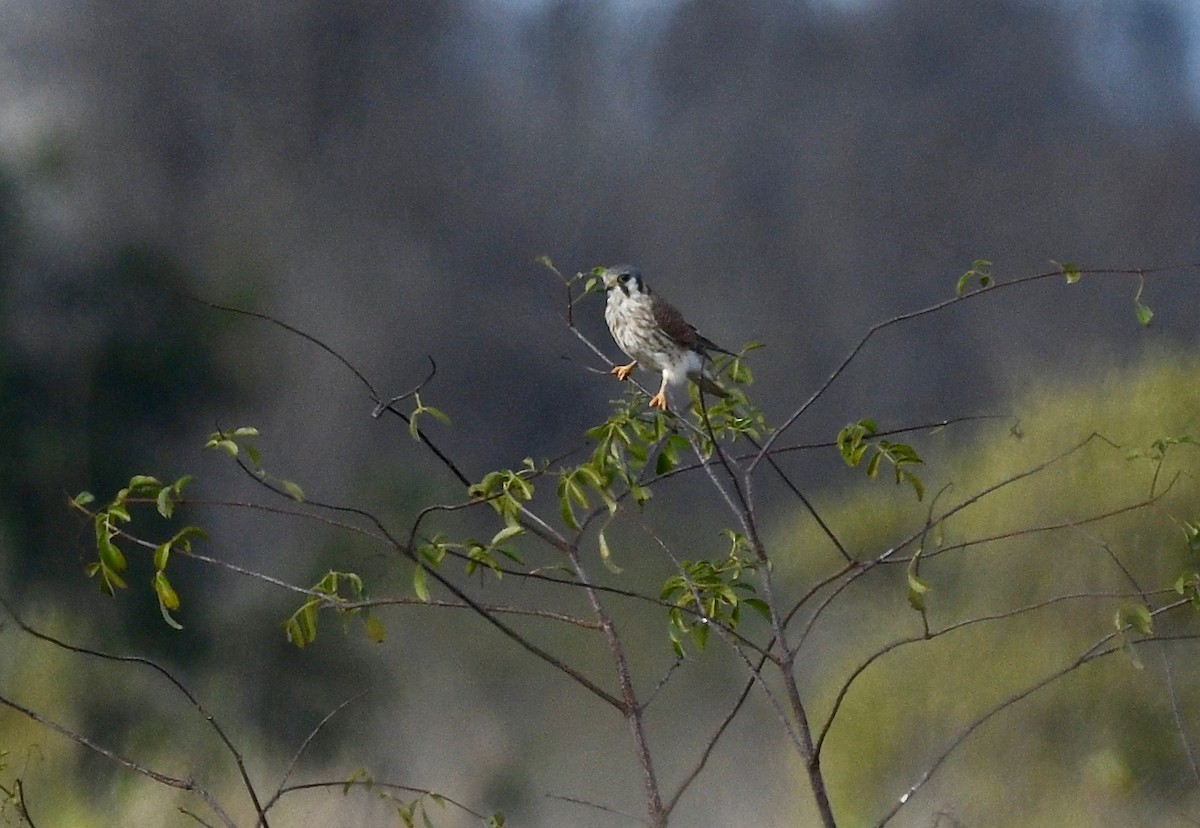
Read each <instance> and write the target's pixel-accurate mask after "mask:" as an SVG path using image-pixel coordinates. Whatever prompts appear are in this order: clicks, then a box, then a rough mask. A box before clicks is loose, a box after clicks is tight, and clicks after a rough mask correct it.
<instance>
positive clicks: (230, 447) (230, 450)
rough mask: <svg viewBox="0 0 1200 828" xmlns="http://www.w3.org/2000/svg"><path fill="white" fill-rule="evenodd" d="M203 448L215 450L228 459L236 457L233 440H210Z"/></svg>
mask: <svg viewBox="0 0 1200 828" xmlns="http://www.w3.org/2000/svg"><path fill="white" fill-rule="evenodd" d="M205 448H217V449H220V450H221V451H223V452H225V453H226V454H228V455H229V456H230V457H237V456H238V445H237V443H235V442H233V440H210V441H209V442H208V445H206V446H205Z"/></svg>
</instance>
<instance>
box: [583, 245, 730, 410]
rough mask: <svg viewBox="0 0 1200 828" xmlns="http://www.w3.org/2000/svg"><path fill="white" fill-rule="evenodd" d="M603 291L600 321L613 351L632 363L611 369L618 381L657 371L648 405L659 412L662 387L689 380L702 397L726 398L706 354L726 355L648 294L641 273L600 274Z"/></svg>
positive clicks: (663, 404)
mask: <svg viewBox="0 0 1200 828" xmlns="http://www.w3.org/2000/svg"><path fill="white" fill-rule="evenodd" d="M604 287H605V289H606V290H607V292H608V303H607V305H606V306H605V309H604V319H605V321H606V322H608V329H609V330H610V331H611V332H612V335H613V339H615V340H616V342H617V345H619V346H620V348H621V350H622V351H624V352H625V354H626V355H627V356H628V357H629V358H630V359H631V360H633V362H631V363H629V364H628V365H618V366H617V367H616V368H614V369H613V373H614V374H616V375H617V378H618V379H621V380H624V379H626V378H628V376H629V374H630V373H631V372H632V371H633V369H634V368H635V367H636V366H638V365H641V366H642V367H643V368H647V369H649V370H651V371H661V372H662V377H663V379H662V385H661V386H660V387H659V389H658V393H657V394H655V395H654V396H653V397H651V398H650V405H651V406H653V407H655V408H661V409H663V410H664V411H666V410H667V386H668V385H681V384H683V383H684V382H686V381H687V380H688V379H690V380H692V381H693V382H695V383H696V384H697V385H698V386H699V387H700V389H701V390H703V391H707V392H708V393H710V394H715V395H717V396H719V397H724V396H727V394H726V393H725V390H724V389H722V388H721V386H719V385H717V383H716V382H715V381H714V380H713V378H712V376H710V375H709V373H708V371H707V369H706V367H705V362H706V361H709V360H711V356H710V355H709V352H710V351H717V352H719V353H723V354H728V353H731V352H730V351H726V350H725V349H724V348H722V347H720V346H719V345H717V344H715V343H714V342H713V341H712V340H710V339H708V338H707V337H705V336H702V335H701V334H700V333H698V332H697V331H696V328H695V327H694V326H692V325H690V324H688V322H687V320H685V319H684V318H683V315H682V314H681V313H680V312H679V311H677V310H676V309H675V308H674V307H672V306H671V305H670V303H668V302H667V301H666V300H665V299H663V298H662V297H660V296H658V295H657V294H655V293H653V292H651V290H650V288H649V287H647V286H646V283H645V281H644V280H643V279H642V274H641V271H639V270H638V269H637V268H635V267H632V266H630V265H618V266H616V267H610V268H608V269H607V270H605V271H604Z"/></svg>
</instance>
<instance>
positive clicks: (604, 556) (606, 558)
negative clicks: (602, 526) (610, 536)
mask: <svg viewBox="0 0 1200 828" xmlns="http://www.w3.org/2000/svg"><path fill="white" fill-rule="evenodd" d="M597 538H598V539H599V541H600V561H601V562H602V563H603V564H604V565H605V567H607V568H608V571H609V572H611V573H613V574H614V575H620V574H621V571H622V570H621V567H619V566H617V565H616V564H615V563H613V560H612V550H611V549H609V547H608V541H607V540H605V538H604V532H600V534H599V535H598V536H597Z"/></svg>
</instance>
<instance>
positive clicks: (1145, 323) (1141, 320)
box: [1133, 302, 1154, 328]
mask: <svg viewBox="0 0 1200 828" xmlns="http://www.w3.org/2000/svg"><path fill="white" fill-rule="evenodd" d="M1133 312H1134V314H1135V315H1136V316H1137V321H1138V324H1140V325H1141V326H1142V327H1143V328H1145V327H1149V325H1150V322H1151V321H1152V320H1153V319H1154V311H1152V310H1150V308H1148V307H1147V306H1146V305H1143V304H1142V303H1141V302H1138V303H1137V304H1136V305H1134V308H1133Z"/></svg>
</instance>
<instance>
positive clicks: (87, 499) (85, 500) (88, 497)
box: [71, 491, 96, 506]
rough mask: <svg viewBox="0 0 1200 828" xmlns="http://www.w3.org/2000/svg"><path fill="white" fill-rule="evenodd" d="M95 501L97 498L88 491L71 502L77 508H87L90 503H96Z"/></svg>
mask: <svg viewBox="0 0 1200 828" xmlns="http://www.w3.org/2000/svg"><path fill="white" fill-rule="evenodd" d="M95 501H96V496H95V495H94V494H92V493H91V492H88V491H83V492H80V493H79V494H77V495H75V497H74V498H72V500H71V502H72V503H74V504H75V505H76V506H87V505H88V504H89V503H94V502H95Z"/></svg>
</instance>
